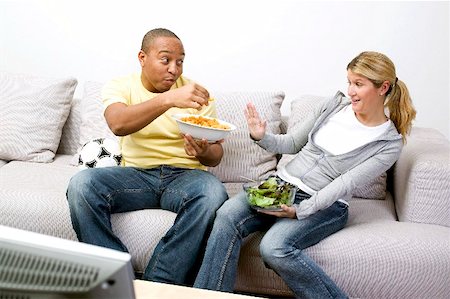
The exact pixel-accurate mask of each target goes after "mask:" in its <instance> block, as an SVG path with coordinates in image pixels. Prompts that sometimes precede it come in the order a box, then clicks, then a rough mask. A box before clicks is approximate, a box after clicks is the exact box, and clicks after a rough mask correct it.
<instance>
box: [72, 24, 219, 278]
mask: <svg viewBox="0 0 450 299" xmlns="http://www.w3.org/2000/svg"><path fill="white" fill-rule="evenodd" d="M184 57H185V53H184V48H183V44H182V42H181V41H180V39H179V38H178V37H177V36H176V35H175V34H174V33H173V32H171V31H169V30H167V29H160V28H159V29H154V30H151V31H149V32H148V33H147V34H146V35H145V36H144V38H143V41H142V47H141V50H140V51H139V53H138V59H139V62H140V64H141V68H142V70H141V73H140V74H133V75H131V76H128V77H124V78H119V79H116V80H112V81H111V82H109V83H108V84H106V85H105V87H104V88H103V91H102V99H103V102H104V104H105V107H106V108H105V112H104V115H105V118H106V121H107V123H108V125H109V127H110V128H111V130H112V131H113V132H114V133H115V134H116V135H118V136H121V137H120V145H121V149H122V156H123V161H122V164H123V166H124V167H107V168H93V169H87V170H84V171H81V172H79V173H78V174H77V175H75V176H74V177H73V178H72V179H71V181H70V183H69V187H68V190H67V200H68V202H69V207H70V215H71V219H72V224H73V227H74V229H75V231H76V233H77V236H78V239H79V240H80V241H82V242H86V243H90V244H95V245H99V246H104V247H109V248H112V249H116V250H120V251H127V248H126V247H125V245H124V244H123V243H122V241H121V240H120V239H119V238H118V237H117V236H116V235H115V234H114V232H113V231H112V229H111V221H110V219H111V214H112V213H119V212H127V211H134V210H140V209H148V208H162V209H165V210H169V211H173V212H175V213H177V214H178V215H177V218H176V220H175V223H174V225H173V226H172V227H171V229H170V230H169V231H168V232H167V234H166V235H165V236H164V237H163V238H162V239H161V240H160V242H159V243H158V245H157V246H156V248H155V251H154V253H153V256H152V258H151V259H150V261H149V263H148V265H147V268H146V270H145V272H144V274H143V279H147V280H152V281H159V282H166V283H174V284H181V285H186V284H190V282H189V280H188V277H192V273H191V272H190V271H193V270H195V269H196V267H197V264H198V263H199V262H200V259H201V255H202V253H203V252H204V246H205V244H206V240H207V238H208V234H209V231H210V229H211V226H212V223H213V220H214V217H215V212H216V210H217V209H218V208H219V207H220V206H221V205H222V203H223V202H224V201H225V200H226V199H227V193H226V191H225V189H224V187H223V185H222V183H221V182H220V181H219V180H218V179H217V178H216V177H215V176H213V175H212V174H210V173H209V172H207V171H206V168H207V166H216V165H218V164H219V163H220V160H221V158H222V155H223V149H222V145H221V141H219V142H216V143H212V144H211V143H208V142H207V141H206V140H201V141H198V140H197V141H196V140H194V139H193V138H192V137H191V136H189V135H185V136H181V135H180V133H179V130H178V127H177V124H176V123H175V121H174V120H173V118H172V117H171V116H172V115H174V114H176V113H191V114H199V115H204V116H213V117H215V116H216V111H215V108H214V106H213V105H209V102H208V100H209V93H208V91H207V90H206V89H205V88H204V87H202V86H200V85H199V84H196V83H193V82H190V81H189V80H187V79H186V78H184V77H183V76H181V74H182V72H183V60H184ZM194 277H195V274H194Z"/></svg>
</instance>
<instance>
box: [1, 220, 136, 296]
mask: <svg viewBox="0 0 450 299" xmlns="http://www.w3.org/2000/svg"><path fill="white" fill-rule="evenodd" d="M133 279H134V272H133V268H132V266H131V256H130V255H129V254H128V253H124V252H119V251H116V250H112V249H108V248H103V247H99V246H94V245H89V244H84V243H81V242H76V241H71V240H65V239H60V238H56V237H52V236H47V235H43V234H38V233H34V232H30V231H25V230H20V229H16V228H11V227H6V226H2V225H0V298H27V299H38V298H46V299H47V298H96V299H100V298H102V299H103V298H108V299H109V298H120V299H122V298H131V299H133V298H135V294H134V288H133Z"/></svg>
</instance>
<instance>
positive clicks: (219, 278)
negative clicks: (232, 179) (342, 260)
mask: <svg viewBox="0 0 450 299" xmlns="http://www.w3.org/2000/svg"><path fill="white" fill-rule="evenodd" d="M306 198H309V195H308V194H306V193H303V192H301V191H300V192H298V193H297V196H296V199H295V202H296V203H298V202H300V201H301V200H303V199H306ZM347 218H348V207H347V205H346V204H344V203H342V202H338V201H337V202H335V203H334V204H333V205H332V206H330V207H329V208H327V209H325V210H322V211H318V212H317V213H315V214H313V215H311V216H309V217H307V218H305V219H301V220H297V219H288V218H277V217H273V216H269V215H265V214H260V213H257V212H255V211H254V210H253V209H252V208H250V206H249V205H248V203H247V201H246V195H245V192H241V193H239V194H238V195H236V196H235V197H233V198H230V199H229V200H228V201H226V202H225V203H224V204H223V206H222V207H221V208H220V209H219V210H218V211H217V216H216V220H215V222H214V226H213V229H212V232H211V235H210V237H209V240H208V244H207V247H206V252H205V257H204V259H203V263H202V266H201V268H200V271H199V273H198V276H197V278H196V280H195V283H194V287H197V288H204V289H211V290H220V291H227V292H232V291H233V288H234V284H235V280H236V272H237V266H238V259H239V252H240V248H241V243H242V239H243V238H245V237H246V236H248V235H249V234H251V233H253V232H255V231H258V230H268V231H267V232H266V234H265V235H264V237H263V239H262V240H261V243H260V253H261V257H262V259H263V261H264V263H265V264H266V265H267V266H268V267H270V268H272V269H273V270H274V271H275V272H276V273H277V274H278V275H280V277H281V278H282V279H283V280H284V281H285V282H286V284H287V285H288V286H289V288H290V289H291V290H292V291H293V292H294V294H295V296H296V297H297V298H347V296H346V295H345V294H344V293H343V292H342V291H341V290H340V289H339V288H338V287H337V286H336V285H335V283H334V282H333V281H332V280H331V279H330V278H329V277H328V276H327V274H326V273H325V272H324V271H323V270H322V269H321V268H320V267H319V266H318V265H317V264H316V263H315V262H314V261H313V260H312V259H311V258H309V257H308V256H307V255H306V254H305V253H304V251H303V249H305V248H307V247H309V246H312V245H314V244H316V243H318V242H319V241H321V240H323V239H324V238H326V237H327V236H329V235H331V234H333V233H335V232H336V231H338V230H340V229H342V228H343V227H344V226H345V224H346V222H347Z"/></svg>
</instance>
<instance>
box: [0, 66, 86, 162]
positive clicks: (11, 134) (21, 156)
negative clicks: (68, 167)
mask: <svg viewBox="0 0 450 299" xmlns="http://www.w3.org/2000/svg"><path fill="white" fill-rule="evenodd" d="M76 85H77V80H76V79H74V78H43V77H38V76H33V75H25V74H12V73H6V72H0V123H1V126H0V159H3V160H7V161H10V160H20V161H33V162H51V161H52V160H53V158H54V156H55V153H56V150H57V149H58V146H59V141H60V138H61V133H62V128H63V126H64V124H65V122H66V119H67V116H68V115H69V112H70V103H71V101H72V98H73V94H74V92H75V87H76Z"/></svg>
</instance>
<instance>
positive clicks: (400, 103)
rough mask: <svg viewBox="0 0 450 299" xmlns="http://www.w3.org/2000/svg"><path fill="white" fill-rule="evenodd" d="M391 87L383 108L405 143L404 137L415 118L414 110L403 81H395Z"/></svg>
mask: <svg viewBox="0 0 450 299" xmlns="http://www.w3.org/2000/svg"><path fill="white" fill-rule="evenodd" d="M395 81H397V82H393V84H392V85H391V86H392V87H391V91H390V92H389V94H388V96H387V97H386V103H385V106H387V108H388V109H389V118H390V119H391V121H392V122H393V123H394V125H395V127H396V128H397V131H398V132H399V133H400V134H401V135H402V136H403V142H404V143H405V142H406V135H407V134H409V133H410V131H411V127H412V121H413V120H414V118H415V117H416V110H415V109H414V106H413V104H412V101H411V97H410V95H409V91H408V88H407V87H406V85H405V83H403V81H401V80H398V79H396V80H395Z"/></svg>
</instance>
